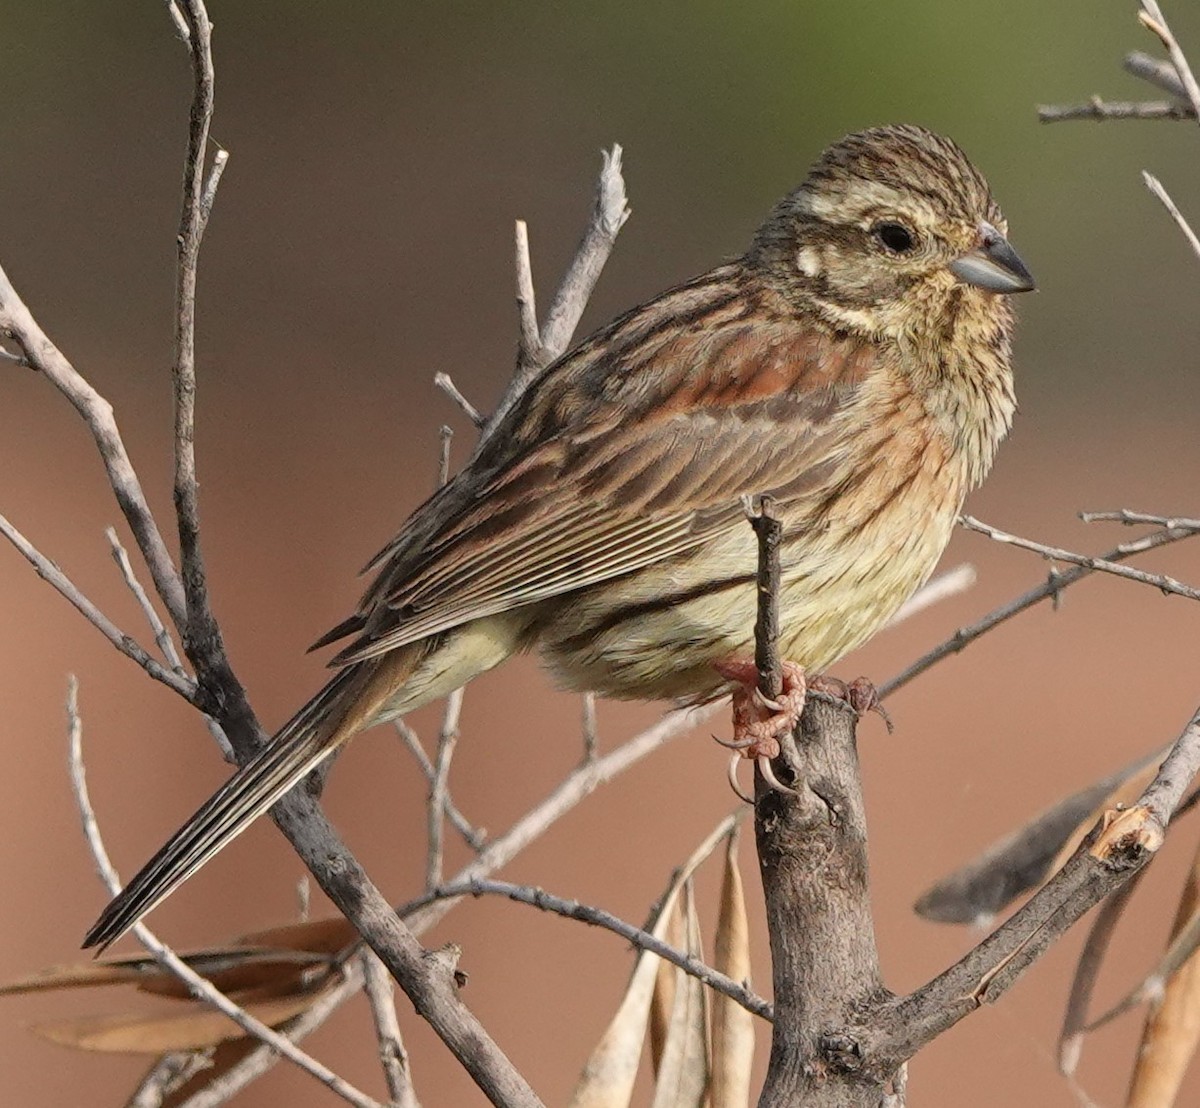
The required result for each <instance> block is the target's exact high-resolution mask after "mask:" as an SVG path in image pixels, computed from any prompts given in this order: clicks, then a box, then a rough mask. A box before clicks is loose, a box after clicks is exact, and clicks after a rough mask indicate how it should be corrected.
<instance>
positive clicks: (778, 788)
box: [754, 754, 800, 796]
mask: <svg viewBox="0 0 1200 1108" xmlns="http://www.w3.org/2000/svg"><path fill="white" fill-rule="evenodd" d="M754 761H755V764H756V765H757V766H758V772H759V773H761V774H762V775H763V780H764V781H765V782H766V783H767V784H768V785H770V787H771V788H772V789H774V790H775V792H777V793H787V794H788V795H789V796H799V795H800V794H799V793H798V792H796V790H795V789H792V788H789V787H788V786H787V785H785V784H784V783H783V782H782V781H780V780H779V778H778V777H776V776H775V770H774V768H773V767H772V765H771V759H770V758H768V757H767V756H766V755H765V754H760V755H759V756H758V757H757V758H756V759H755V760H754Z"/></svg>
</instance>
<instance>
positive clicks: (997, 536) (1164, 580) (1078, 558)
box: [959, 516, 1200, 600]
mask: <svg viewBox="0 0 1200 1108" xmlns="http://www.w3.org/2000/svg"><path fill="white" fill-rule="evenodd" d="M959 522H960V523H961V524H962V525H963V526H964V527H965V528H966V529H967V530H968V531H976V532H978V533H979V534H981V535H986V536H987V537H988V538H989V539H991V540H992V541H993V542H999V543H1004V544H1005V545H1006V546H1015V547H1017V548H1018V549H1020V550H1029V551H1032V552H1033V553H1034V554H1040V555H1041V556H1042V557H1043V558H1050V559H1052V560H1054V561H1059V562H1070V563H1071V564H1072V565H1077V566H1082V567H1083V568H1084V569H1094V570H1099V571H1100V572H1101V573H1111V574H1112V575H1113V576H1114V577H1124V578H1126V579H1127V580H1129V581H1137V582H1138V583H1139V584H1142V585H1149V586H1150V587H1151V588H1155V589H1159V590H1160V591H1162V592H1164V593H1172V594H1174V595H1175V596H1183V597H1186V598H1187V599H1188V600H1200V589H1196V588H1193V587H1192V586H1191V585H1185V584H1184V583H1183V582H1182V581H1176V580H1175V578H1174V577H1167V576H1166V575H1164V574H1161V573H1147V572H1146V571H1145V570H1141V569H1134V568H1133V567H1132V566H1123V565H1118V564H1117V563H1116V562H1113V561H1109V560H1108V559H1107V558H1094V557H1092V556H1091V555H1088V554H1077V553H1076V552H1075V551H1073V550H1064V549H1063V548H1062V547H1059V546H1047V545H1046V544H1045V543H1040V542H1035V541H1034V540H1033V539H1023V538H1021V537H1020V536H1019V535H1013V534H1010V533H1009V532H1007V531H1001V530H1000V529H999V528H998V527H993V526H991V524H988V523H983V522H981V521H980V520H978V519H975V518H974V516H962V517H960V520H959Z"/></svg>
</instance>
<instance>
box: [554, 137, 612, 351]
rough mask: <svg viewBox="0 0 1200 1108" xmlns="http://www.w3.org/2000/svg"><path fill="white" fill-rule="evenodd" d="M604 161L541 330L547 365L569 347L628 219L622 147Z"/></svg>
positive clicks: (604, 152) (610, 152) (607, 153)
mask: <svg viewBox="0 0 1200 1108" xmlns="http://www.w3.org/2000/svg"><path fill="white" fill-rule="evenodd" d="M603 159H604V160H603V164H602V165H601V167H600V179H599V181H598V182H597V183H596V205H595V207H594V208H593V209H592V218H591V221H590V222H589V223H588V227H587V230H586V231H585V232H584V235H583V241H582V242H581V243H580V244H579V248H578V249H577V250H576V251H575V257H574V259H573V260H572V261H571V264H570V266H569V267H568V268H567V272H566V273H565V274H563V279H562V282H561V284H560V285H559V286H558V291H557V292H556V293H555V294H554V299H553V300H552V301H551V303H550V310H549V311H548V312H547V313H546V322H545V323H544V324H543V326H542V351H543V356H544V357H545V358H546V360H547V361H548V362H550V361H553V360H554V359H555V358H557V357H559V356H560V355H561V354H562V353H563V351H565V350H566V349H567V347H568V346H569V345H570V343H571V336H572V335H574V334H575V328H576V327H578V326H579V320H580V317H581V316H582V315H583V309H584V308H585V307H587V302H588V300H589V299H590V298H591V295H592V290H593V289H594V288H595V287H596V282H597V281H598V280H599V279H600V273H601V271H602V270H603V269H604V263H605V262H607V261H608V256H609V254H611V253H612V248H613V245H614V243H615V242H616V241H617V233H618V232H619V231H620V230H621V228H622V227H624V226H625V221H626V220H627V219H628V218H629V215H630V211H629V205H628V202H627V200H626V197H625V178H624V177H623V176H622V174H621V147H620V146H618V145H616V144H614V145H613V147H612V149H610V150H605V151H603Z"/></svg>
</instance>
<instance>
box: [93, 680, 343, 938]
mask: <svg viewBox="0 0 1200 1108" xmlns="http://www.w3.org/2000/svg"><path fill="white" fill-rule="evenodd" d="M361 676H363V674H362V673H361V672H359V673H356V672H355V667H352V668H351V669H348V670H344V671H343V672H342V673H339V674H338V675H337V677H335V678H334V679H333V680H332V681H330V682H329V684H327V685H326V686H325V687H324V688H323V689H322V690H321V691H320V692H319V693H318V694H317V695H316V696H315V697H313V699H312V700H310V701H309V702H308V703H307V704H306V705H305V706H304V707H303V708H301V709H300V711H299V712H297V713H296V715H295V716H293V717H292V719H291V720H290V721H289V722H288V723H287V724H285V725H284V727H283V728H282V729H281V730H280V731H279V733H278V734H277V735H276V736H275V737H274V738H273V739H272V740H271V741H270V743H269V744H268V745H267V746H266V747H265V748H264V749H263V750H262V752H261V753H260V754H258V755H257V756H256V757H254V758H253V759H251V760H250V761H249V762H247V763H246V764H245V765H244V766H242V768H241V769H239V770H238V771H237V772H236V773H235V774H234V775H233V776H232V777H231V778H230V779H229V780H228V781H226V782H225V784H224V785H222V786H221V787H220V788H219V789H218V790H217V791H216V792H215V793H214V794H213V796H212V797H211V798H210V799H209V800H208V801H207V802H206V803H205V804H204V805H203V806H202V807H201V808H200V809H199V811H197V812H196V814H195V815H194V816H192V818H191V819H189V820H188V821H187V823H185V824H184V825H183V826H182V827H181V828H180V829H179V830H178V831H176V832H175V834H174V835H172V836H171V838H170V839H169V840H168V841H167V843H166V844H165V845H164V846H163V848H162V849H161V850H159V852H158V853H157V854H155V855H154V857H153V858H151V859H150V861H149V862H147V863H146V864H145V865H144V866H143V867H142V868H141V870H140V871H139V872H138V873H137V875H136V876H135V877H134V878H133V879H132V880H131V881H130V882H129V884H128V885H126V886H125V888H124V889H123V890H122V891H121V892H120V893H119V894H118V895H117V896H116V897H115V898H114V899H113V901H112V902H111V903H110V904H109V905H108V907H107V908H105V909H104V911H103V913H101V915H100V918H99V919H98V920H97V921H96V922H95V924H94V925H93V926H92V929H91V930H90V931H89V932H88V933H87V936H86V937H85V938H84V940H83V946H84V949H87V948H88V947H93V946H98V947H99V948H100V951H103V950H104V949H105V948H106V947H108V946H110V945H111V944H112V943H114V942H116V940H117V939H119V938H120V937H121V936H122V935H123V934H125V932H126V931H128V930H129V929H130V928H131V927H132V926H133V925H134V924H135V923H137V922H138V920H140V919H141V918H142V917H143V916H144V915H146V913H147V912H149V911H150V910H151V909H153V908H154V907H155V906H157V905H158V904H160V903H162V901H164V900H165V899H166V898H167V897H168V896H170V895H171V893H173V892H174V891H175V890H176V889H177V888H178V887H179V886H180V885H182V884H183V882H184V881H186V880H187V879H188V878H189V877H190V876H191V875H192V874H193V873H195V872H196V871H197V870H198V869H199V868H200V867H201V866H202V865H204V863H205V862H207V861H208V860H209V859H210V858H211V857H213V855H214V854H216V853H218V852H219V851H220V850H222V849H223V848H224V847H226V846H228V845H229V843H231V842H232V841H233V840H234V839H235V838H237V836H238V835H240V834H241V833H242V832H243V831H244V830H245V829H246V828H247V827H249V826H250V824H251V823H253V822H254V820H255V819H257V818H258V817H259V816H260V815H262V813H263V812H265V811H266V810H267V809H268V808H270V807H271V805H272V804H274V803H275V801H277V800H278V799H279V798H280V797H281V796H283V794H284V793H286V792H287V791H288V790H289V789H290V788H291V787H292V786H293V785H295V784H296V782H297V781H299V780H300V779H301V778H302V777H304V776H305V774H307V773H308V772H309V771H310V770H312V769H313V768H315V767H316V766H317V765H319V764H320V763H321V762H322V761H324V760H325V759H326V758H327V757H329V755H331V754H332V753H333V752H334V751H335V750H336V749H337V748H338V747H339V746H340V745H341V744H342V743H343V742H344V741H345V740H346V739H348V738H349V737H350V735H351V734H353V731H352V730H349V729H347V728H345V727H343V726H341V721H340V720H338V719H337V718H336V716H331V711H334V710H335V709H336V705H337V703H338V701H339V700H341V701H343V703H344V702H345V700H347V699H353V697H352V696H351V697H345V694H346V693H347V692H351V691H352V690H351V689H350V686H351V685H352V684H356V683H357V679H358V678H360V677H361ZM353 691H357V690H353Z"/></svg>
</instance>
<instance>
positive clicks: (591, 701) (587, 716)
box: [579, 692, 600, 762]
mask: <svg viewBox="0 0 1200 1108" xmlns="http://www.w3.org/2000/svg"><path fill="white" fill-rule="evenodd" d="M579 699H580V709H581V711H580V714H581V716H582V719H581V720H580V724H581V726H580V730H581V731H582V733H583V760H584V761H585V762H594V761H595V760H596V752H597V751H598V749H599V744H600V737H599V733H598V731H597V727H596V694H595V693H591V692H586V693H584V694H583V696H581V697H580V698H579Z"/></svg>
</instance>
